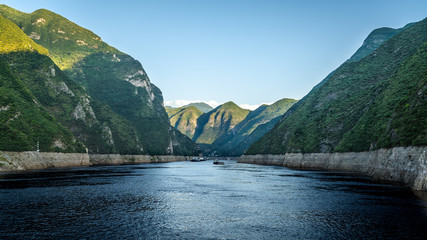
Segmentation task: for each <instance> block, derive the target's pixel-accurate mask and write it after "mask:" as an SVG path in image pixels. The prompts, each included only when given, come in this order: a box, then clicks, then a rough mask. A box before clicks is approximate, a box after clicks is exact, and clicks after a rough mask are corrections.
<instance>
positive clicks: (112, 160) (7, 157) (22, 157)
mask: <svg viewBox="0 0 427 240" xmlns="http://www.w3.org/2000/svg"><path fill="white" fill-rule="evenodd" d="M188 158H189V157H185V156H171V155H165V156H150V155H119V154H87V153H53V152H35V151H29V152H6V151H0V171H3V172H7V171H21V170H33V169H45V168H58V167H79V166H91V165H116V164H132V163H162V162H175V161H186V160H188Z"/></svg>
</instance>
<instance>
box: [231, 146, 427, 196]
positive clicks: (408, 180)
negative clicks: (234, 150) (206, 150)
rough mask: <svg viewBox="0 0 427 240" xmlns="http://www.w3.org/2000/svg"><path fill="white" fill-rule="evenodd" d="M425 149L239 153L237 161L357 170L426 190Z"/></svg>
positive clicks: (426, 148) (304, 167)
mask: <svg viewBox="0 0 427 240" xmlns="http://www.w3.org/2000/svg"><path fill="white" fill-rule="evenodd" d="M426 151H427V146H424V147H395V148H390V149H379V150H376V151H369V152H347V153H306V154H302V153H287V154H283V155H269V154H268V155H243V156H242V157H240V158H239V160H238V162H239V163H251V164H262V165H276V166H284V167H291V168H301V169H326V170H334V171H350V172H359V173H363V174H366V175H368V176H371V177H374V178H376V179H380V180H386V181H394V182H400V183H404V184H406V185H408V186H409V187H410V188H411V189H413V190H423V191H427V159H426Z"/></svg>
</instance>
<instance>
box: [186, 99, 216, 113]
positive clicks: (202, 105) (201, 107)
mask: <svg viewBox="0 0 427 240" xmlns="http://www.w3.org/2000/svg"><path fill="white" fill-rule="evenodd" d="M189 106H194V107H196V108H198V109H199V110H200V111H202V112H204V113H207V112H209V111H211V110H212V109H213V107H211V106H210V105H209V104H207V103H204V102H195V103H190V104H187V105H184V106H183V107H189Z"/></svg>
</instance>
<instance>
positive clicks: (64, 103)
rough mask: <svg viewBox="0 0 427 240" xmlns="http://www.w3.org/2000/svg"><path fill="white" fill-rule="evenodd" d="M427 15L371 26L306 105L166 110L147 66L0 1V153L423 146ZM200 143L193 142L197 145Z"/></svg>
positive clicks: (426, 133) (63, 23)
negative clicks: (397, 25)
mask: <svg viewBox="0 0 427 240" xmlns="http://www.w3.org/2000/svg"><path fill="white" fill-rule="evenodd" d="M426 91H427V19H424V20H422V21H420V22H417V23H411V24H408V25H406V26H405V27H403V28H400V29H391V28H380V29H376V30H374V31H373V32H372V33H371V34H370V35H369V36H368V37H367V38H366V40H365V41H364V43H363V45H362V46H361V47H360V48H359V49H358V50H357V51H356V52H355V53H354V54H353V56H351V57H350V58H349V59H348V60H347V61H346V62H344V63H343V64H342V65H341V66H340V67H339V68H337V69H336V70H335V71H333V72H332V73H330V74H329V75H328V76H327V77H326V78H325V79H324V80H323V81H321V82H320V83H319V84H318V85H316V86H314V87H313V89H312V90H311V91H310V93H309V94H307V95H306V96H305V97H304V98H303V99H301V100H299V101H298V102H296V100H293V99H282V100H279V101H277V102H275V103H274V104H272V105H262V106H260V107H259V108H257V109H256V110H254V111H250V110H247V109H242V108H240V107H239V106H237V105H236V104H235V103H233V102H227V103H224V104H222V105H220V106H218V107H216V108H214V109H213V108H212V107H210V106H209V105H207V104H205V103H193V104H189V105H186V106H183V107H180V108H170V107H165V108H164V107H163V97H162V93H161V91H160V89H158V88H157V87H156V86H155V85H154V84H152V83H151V81H150V79H149V78H148V76H147V73H146V72H145V70H144V69H143V67H142V65H141V64H140V63H139V62H138V61H137V60H135V59H133V58H132V57H131V56H129V55H127V54H125V53H123V52H121V51H119V50H118V49H116V48H114V47H112V46H109V45H108V44H107V43H105V42H103V41H102V40H101V38H100V37H99V36H97V35H96V34H94V33H93V32H91V31H90V30H87V29H85V28H82V27H80V26H78V25H76V24H75V23H73V22H71V21H69V20H67V19H65V18H64V17H62V16H60V15H58V14H55V13H53V12H50V11H48V10H45V9H40V10H37V11H34V12H33V13H23V12H20V11H18V10H15V9H13V8H10V7H8V6H6V5H0V93H1V94H0V133H1V134H0V150H2V151H29V150H35V149H36V148H37V147H39V148H40V150H41V151H50V152H89V153H120V154H154V155H156V154H176V155H193V154H198V149H199V146H200V148H201V149H202V150H203V151H204V152H205V153H211V154H216V155H223V156H239V155H241V154H248V155H250V154H283V153H290V152H292V153H310V152H352V151H356V152H358V151H369V150H376V149H379V148H391V147H396V146H425V145H427V127H426V126H427V94H426ZM198 145H199V146H198Z"/></svg>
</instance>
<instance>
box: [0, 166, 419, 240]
mask: <svg viewBox="0 0 427 240" xmlns="http://www.w3.org/2000/svg"><path fill="white" fill-rule="evenodd" d="M225 163H226V164H225V165H224V166H215V165H213V164H212V162H209V161H208V162H177V163H167V164H145V165H125V166H97V167H88V168H77V169H62V170H58V169H56V170H45V171H33V172H26V173H23V174H0V222H1V224H2V228H1V230H0V238H1V239H7V238H20V239H31V238H39V239H58V238H73V239H75V238H78V239H81V238H87V239H159V238H160V239H177V238H179V239H180V238H184V239H330V238H345V239H377V238H386V239H387V238H390V239H394V238H407V239H408V238H409V239H424V238H425V237H426V230H425V226H426V224H427V217H426V216H427V211H426V210H427V198H426V194H425V193H423V192H421V193H420V192H412V191H410V190H409V189H407V188H405V187H402V186H398V185H390V184H386V183H382V182H376V181H373V180H372V179H370V178H368V177H364V176H360V175H356V174H351V173H334V172H325V171H301V170H291V169H286V168H282V167H273V166H258V165H248V164H237V163H236V162H233V161H225Z"/></svg>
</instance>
